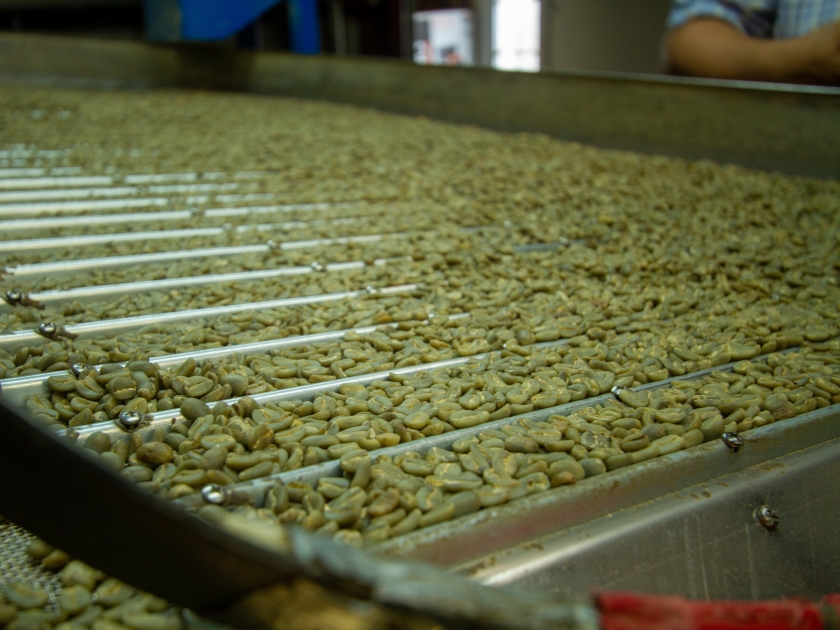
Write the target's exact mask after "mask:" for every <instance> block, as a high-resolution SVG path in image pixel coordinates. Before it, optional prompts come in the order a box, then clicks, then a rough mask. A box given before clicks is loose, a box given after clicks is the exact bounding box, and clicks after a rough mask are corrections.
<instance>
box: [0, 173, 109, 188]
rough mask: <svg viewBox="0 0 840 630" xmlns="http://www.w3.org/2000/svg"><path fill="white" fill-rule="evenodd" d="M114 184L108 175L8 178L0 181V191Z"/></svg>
mask: <svg viewBox="0 0 840 630" xmlns="http://www.w3.org/2000/svg"><path fill="white" fill-rule="evenodd" d="M113 183H114V178H113V177H111V176H110V175H80V176H70V177H9V178H3V179H0V190H22V189H27V188H29V189H32V188H58V187H60V186H108V185H110V184H113Z"/></svg>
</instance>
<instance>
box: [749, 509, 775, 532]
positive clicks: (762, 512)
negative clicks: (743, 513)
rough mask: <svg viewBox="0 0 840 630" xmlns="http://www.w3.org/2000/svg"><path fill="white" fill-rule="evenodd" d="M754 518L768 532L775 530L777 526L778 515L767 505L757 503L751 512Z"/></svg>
mask: <svg viewBox="0 0 840 630" xmlns="http://www.w3.org/2000/svg"><path fill="white" fill-rule="evenodd" d="M753 516H754V517H755V520H757V521H758V524H759V525H761V526H762V527H763V528H764V529H766V530H767V531H768V532H773V531H776V528H777V527H779V515H778V514H776V512H774V511H773V509H772V508H771V507H770V506H769V505H759V506H758V507H757V508H755V511H754V512H753Z"/></svg>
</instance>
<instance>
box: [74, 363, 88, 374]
mask: <svg viewBox="0 0 840 630" xmlns="http://www.w3.org/2000/svg"><path fill="white" fill-rule="evenodd" d="M89 369H91V368H90V366H89V365H88V364H87V363H74V364H73V365H71V366H70V371H71V372H73V374H75V375H76V376H80V375H81V374H82V372H84V371H85V370H89Z"/></svg>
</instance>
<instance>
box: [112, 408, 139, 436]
mask: <svg viewBox="0 0 840 630" xmlns="http://www.w3.org/2000/svg"><path fill="white" fill-rule="evenodd" d="M142 420H143V416H142V415H141V414H140V412H138V411H134V409H124V410H123V411H121V412H120V415H119V416H117V421H118V422H119V424H120V426H121V427H122V428H123V429H125V430H126V431H134V429H136V428H137V427H139V426H140V422H141V421H142Z"/></svg>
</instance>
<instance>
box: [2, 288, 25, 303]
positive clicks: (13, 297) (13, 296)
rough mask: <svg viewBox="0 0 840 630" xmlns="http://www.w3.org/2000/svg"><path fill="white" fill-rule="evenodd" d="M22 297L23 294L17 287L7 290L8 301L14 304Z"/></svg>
mask: <svg viewBox="0 0 840 630" xmlns="http://www.w3.org/2000/svg"><path fill="white" fill-rule="evenodd" d="M22 299H23V294H22V293H21V292H20V291H18V290H16V289H10V290H8V291H6V301H7V302H12V303H13V304H16V303H17V302H20V301H21V300H22Z"/></svg>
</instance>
